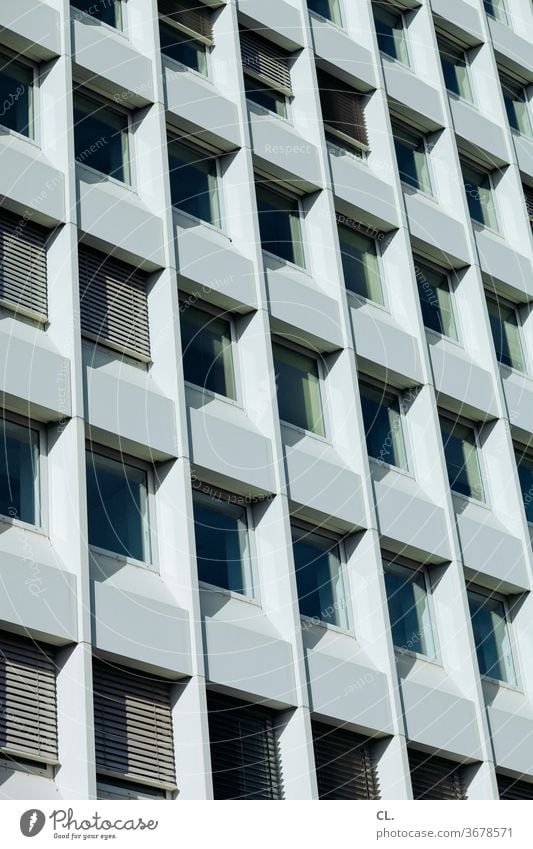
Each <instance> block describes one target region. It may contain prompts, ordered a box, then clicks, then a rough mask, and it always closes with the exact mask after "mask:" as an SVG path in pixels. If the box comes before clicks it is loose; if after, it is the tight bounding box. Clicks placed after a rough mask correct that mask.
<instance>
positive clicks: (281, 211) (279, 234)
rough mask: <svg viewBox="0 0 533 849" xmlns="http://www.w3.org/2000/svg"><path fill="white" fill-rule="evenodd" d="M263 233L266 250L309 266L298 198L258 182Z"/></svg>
mask: <svg viewBox="0 0 533 849" xmlns="http://www.w3.org/2000/svg"><path fill="white" fill-rule="evenodd" d="M255 193H256V196H257V212H258V215H259V232H260V235H261V245H262V247H263V250H264V251H269V253H271V254H274V256H277V257H279V259H284V260H285V261H286V262H292V263H294V264H295V265H299V266H300V267H302V268H304V267H305V256H304V247H303V242H302V227H301V223H300V205H299V203H298V199H297V198H295V197H291V196H290V195H288V194H284V193H281V192H279V191H277V190H273V189H272V188H270V186H269V185H268V184H266V183H263V182H256V184H255Z"/></svg>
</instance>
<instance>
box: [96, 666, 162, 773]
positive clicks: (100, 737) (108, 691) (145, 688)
mask: <svg viewBox="0 0 533 849" xmlns="http://www.w3.org/2000/svg"><path fill="white" fill-rule="evenodd" d="M93 688H94V735H95V745H96V766H97V770H98V772H99V773H100V774H101V775H110V776H114V777H123V778H125V779H129V780H130V781H131V780H133V781H137V782H140V783H146V784H149V785H153V786H158V787H164V788H167V789H174V788H175V786H176V771H175V766H174V739H173V733H172V716H171V709H170V694H169V685H168V683H167V682H166V681H162V680H160V679H158V678H155V677H153V676H152V675H147V674H145V673H141V672H134V671H132V670H128V669H125V668H123V667H119V666H115V665H113V664H108V663H104V662H103V661H100V660H95V661H94V663H93Z"/></svg>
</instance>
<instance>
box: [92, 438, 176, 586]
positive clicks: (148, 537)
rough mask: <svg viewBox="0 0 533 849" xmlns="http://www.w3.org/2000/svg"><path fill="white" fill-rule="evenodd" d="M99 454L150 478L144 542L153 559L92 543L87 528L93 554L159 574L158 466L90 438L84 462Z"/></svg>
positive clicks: (147, 487)
mask: <svg viewBox="0 0 533 849" xmlns="http://www.w3.org/2000/svg"><path fill="white" fill-rule="evenodd" d="M88 453H90V454H97V455H98V456H99V457H103V458H104V459H105V460H114V461H115V462H117V463H120V464H121V465H122V466H131V467H132V468H134V469H137V470H140V471H142V472H144V473H145V475H146V516H144V517H143V525H144V527H143V539H144V544H145V545H146V546H147V547H148V552H147V553H148V555H149V560H137V559H136V558H135V557H130V556H129V555H127V554H120V553H119V552H116V551H110V550H109V549H107V548H101V547H100V546H97V545H93V544H92V543H90V542H89V533H88V527H87V547H88V549H89V552H92V553H93V555H96V558H98V557H99V556H103V557H107V558H109V559H111V560H117V561H118V562H119V563H122V564H124V565H126V564H127V565H129V566H137V567H140V568H142V569H145V570H146V571H148V572H157V573H158V572H159V571H160V562H159V547H158V533H157V525H156V504H155V463H148V462H146V461H145V460H140V459H138V458H137V457H134V456H132V455H131V454H126V453H122V452H120V451H117V450H116V449H115V448H109V447H108V446H106V445H102V444H101V443H99V442H94V441H92V440H91V439H89V438H87V439H86V440H85V456H84V460H85V463H87V454H88ZM88 513H89V504H88V500H87V523H88Z"/></svg>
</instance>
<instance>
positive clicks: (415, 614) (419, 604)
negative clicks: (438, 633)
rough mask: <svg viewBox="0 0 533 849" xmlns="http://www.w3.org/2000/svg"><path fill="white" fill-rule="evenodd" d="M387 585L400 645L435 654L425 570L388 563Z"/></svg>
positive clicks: (394, 633) (394, 634) (396, 640)
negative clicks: (419, 570)
mask: <svg viewBox="0 0 533 849" xmlns="http://www.w3.org/2000/svg"><path fill="white" fill-rule="evenodd" d="M384 567H385V586H386V589H387V600H388V606H389V615H390V620H391V628H392V641H393V643H394V645H395V646H396V647H397V648H401V649H404V650H407V651H414V652H418V653H419V654H425V655H427V656H428V657H435V645H434V640H433V632H432V628H431V616H430V610H429V600H428V596H427V592H426V582H425V578H424V575H423V573H422V572H416V571H414V570H413V569H408V568H406V567H405V566H401V565H399V564H398V563H385V564H384Z"/></svg>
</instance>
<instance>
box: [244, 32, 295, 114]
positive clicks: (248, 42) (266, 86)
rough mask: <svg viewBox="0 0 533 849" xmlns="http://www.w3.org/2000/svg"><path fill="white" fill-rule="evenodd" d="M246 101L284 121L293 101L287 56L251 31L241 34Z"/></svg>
mask: <svg viewBox="0 0 533 849" xmlns="http://www.w3.org/2000/svg"><path fill="white" fill-rule="evenodd" d="M240 40H241V58H242V67H243V72H244V86H245V91H246V97H247V98H248V100H251V101H252V102H253V103H255V104H257V105H258V106H262V107H263V109H267V110H268V111H269V112H274V113H275V114H276V115H280V116H281V117H283V118H286V117H287V98H290V97H292V87H291V74H290V70H289V57H288V54H287V53H286V52H285V51H283V50H282V49H281V48H279V47H277V46H276V45H275V44H272V43H271V42H270V41H267V40H266V39H265V38H262V36H260V35H257V34H256V33H255V32H251V31H250V30H245V29H241V30H240Z"/></svg>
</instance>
